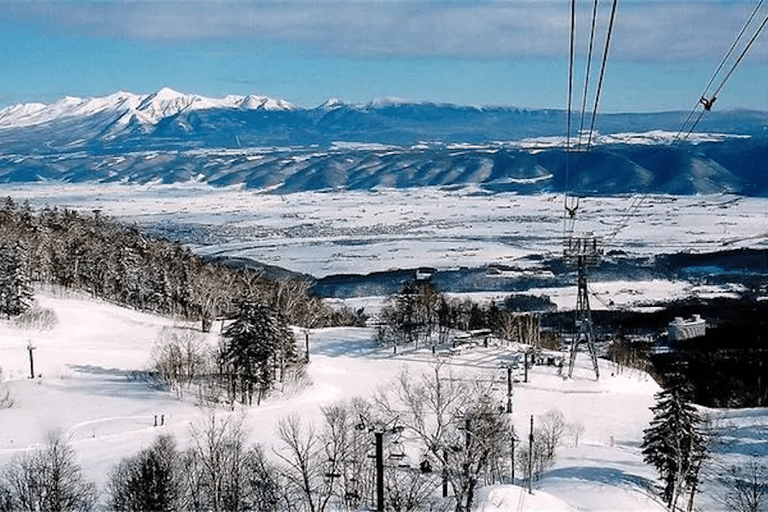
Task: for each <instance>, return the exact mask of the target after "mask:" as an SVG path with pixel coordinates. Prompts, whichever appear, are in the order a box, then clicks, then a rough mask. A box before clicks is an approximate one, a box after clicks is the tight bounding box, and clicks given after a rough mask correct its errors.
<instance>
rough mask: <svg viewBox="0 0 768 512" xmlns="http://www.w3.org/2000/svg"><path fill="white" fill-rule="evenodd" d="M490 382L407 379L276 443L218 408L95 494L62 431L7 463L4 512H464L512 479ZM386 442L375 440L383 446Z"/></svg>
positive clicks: (1, 481) (439, 375)
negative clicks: (377, 506)
mask: <svg viewBox="0 0 768 512" xmlns="http://www.w3.org/2000/svg"><path fill="white" fill-rule="evenodd" d="M489 391H490V384H488V383H487V382H486V383H482V382H480V381H478V380H476V379H467V378H460V377H457V376H454V375H452V374H450V373H448V372H446V370H445V369H444V368H442V367H440V366H436V367H435V368H433V369H432V370H431V371H428V372H426V373H424V374H423V375H416V376H412V375H410V374H408V373H407V372H403V373H402V374H401V375H399V377H398V378H397V379H395V380H394V381H393V382H392V383H391V384H390V386H389V387H388V388H386V389H382V391H381V392H380V393H378V394H377V395H375V396H374V397H373V398H372V399H371V400H363V399H360V398H356V399H353V400H350V401H347V402H339V403H334V404H329V405H326V406H324V407H322V408H321V412H322V414H321V419H320V421H319V423H317V424H313V423H310V422H308V421H306V420H303V419H302V418H301V417H300V416H299V415H297V414H293V415H290V416H286V417H283V418H282V419H281V420H280V421H279V422H278V425H277V427H276V432H275V434H276V436H275V437H276V443H275V445H274V446H273V447H271V449H270V450H269V451H268V450H267V449H266V448H265V447H264V446H260V445H249V444H248V443H247V442H246V438H247V426H246V425H245V422H244V416H243V415H242V414H240V413H239V412H230V413H222V412H218V411H215V410H211V411H210V412H209V413H208V414H207V415H206V416H205V417H204V418H202V419H201V420H199V421H197V422H195V423H194V424H192V425H191V426H190V441H189V443H187V444H188V448H187V449H186V450H179V449H178V447H177V444H176V441H175V439H174V438H173V437H172V436H169V435H161V436H159V437H158V438H157V439H156V440H155V442H154V443H153V444H152V445H151V446H149V447H147V448H145V449H143V450H141V451H139V452H138V453H136V454H135V455H132V456H130V457H127V458H124V459H122V460H121V461H119V462H118V463H117V464H115V465H114V467H113V468H112V470H111V471H110V473H109V475H108V477H107V482H106V485H105V486H104V489H103V491H102V493H101V495H99V493H98V492H97V489H96V488H95V486H94V485H93V484H92V483H90V482H88V481H87V479H86V478H85V477H84V475H83V472H82V469H81V467H80V466H79V465H78V464H77V461H76V458H75V453H74V450H73V448H72V446H71V445H70V443H69V442H68V441H67V440H66V438H65V437H64V436H63V435H61V434H58V435H51V436H49V437H48V439H47V440H46V443H45V445H44V446H43V447H42V448H39V449H37V450H35V451H32V452H25V453H23V454H21V455H18V456H17V457H15V458H14V459H13V460H11V462H9V463H8V464H7V465H5V466H4V467H2V468H0V511H2V512H6V511H60V512H63V511H81V510H82V511H86V510H92V509H94V508H95V507H96V506H97V503H98V502H99V500H101V504H102V505H103V506H105V507H106V508H107V509H109V510H115V511H146V510H153V511H166V510H167V511H171V510H190V511H224V510H227V511H250V510H253V511H261V512H270V511H296V512H305V511H306V512H325V511H330V510H357V509H360V508H361V507H364V506H366V505H370V504H371V503H372V502H375V499H374V496H377V497H378V496H379V495H380V496H381V498H382V500H383V501H384V503H385V504H386V505H385V508H386V510H394V511H403V512H406V511H418V510H435V511H448V510H454V511H456V512H467V511H469V510H471V509H472V507H473V505H474V504H475V503H476V501H477V490H478V489H479V487H480V486H482V485H485V484H487V483H492V482H501V481H503V478H504V477H506V476H508V475H509V465H508V461H509V460H510V458H509V457H510V450H511V449H512V446H513V445H512V440H513V430H512V426H511V424H510V422H509V415H508V414H506V413H504V412H503V410H502V408H499V407H498V404H496V403H494V402H493V400H491V399H490V398H489V397H490V396H491V395H490V393H489ZM379 440H380V445H379Z"/></svg>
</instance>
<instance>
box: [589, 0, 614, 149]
mask: <svg viewBox="0 0 768 512" xmlns="http://www.w3.org/2000/svg"><path fill="white" fill-rule="evenodd" d="M618 3H619V0H613V5H612V7H611V18H610V21H609V22H608V33H607V34H606V36H605V49H604V50H603V63H602V65H601V67H600V79H599V80H598V81H597V93H596V94H595V105H594V108H593V109H592V124H591V125H590V128H589V137H588V138H587V150H589V149H590V147H591V146H592V135H593V134H594V132H595V120H596V118H597V110H598V106H599V105H600V92H601V90H602V88H603V78H604V77H605V64H606V61H607V60H608V50H609V49H610V47H611V34H612V33H613V22H614V21H615V19H616V7H617V5H618Z"/></svg>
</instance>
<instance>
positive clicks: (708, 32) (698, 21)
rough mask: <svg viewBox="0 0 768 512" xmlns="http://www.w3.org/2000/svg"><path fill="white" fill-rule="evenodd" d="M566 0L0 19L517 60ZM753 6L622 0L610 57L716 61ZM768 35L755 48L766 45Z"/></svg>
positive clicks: (41, 12)
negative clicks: (623, 0)
mask: <svg viewBox="0 0 768 512" xmlns="http://www.w3.org/2000/svg"><path fill="white" fill-rule="evenodd" d="M588 4H591V2H580V4H579V5H580V6H582V7H580V9H579V13H578V18H577V19H578V28H577V33H576V35H577V40H578V41H579V43H580V44H579V45H578V50H579V52H580V53H583V52H584V51H585V49H586V40H587V37H588V25H589V19H590V14H591V13H590V9H591V5H588ZM568 6H569V2H567V1H565V0H551V1H458V0H456V1H427V0H422V1H392V2H380V1H366V0H347V1H311V2H310V1H271V2H270V1H264V2H245V1H215V2H214V1H197V2H189V1H182V0H164V1H160V2H152V1H120V2H118V1H97V2H81V1H58V2H45V1H31V2H30V1H26V2H16V1H13V2H7V1H6V2H0V17H6V18H8V19H16V20H21V21H26V22H32V23H37V24H42V25H44V26H46V27H47V28H48V29H50V30H52V31H54V33H58V34H60V35H78V36H88V37H105V38H119V39H127V40H133V41H140V42H150V43H154V44H162V43H186V42H197V41H223V42H226V41H254V42H265V43H272V44H274V43H278V44H287V45H291V46H293V47H294V48H297V49H298V50H299V51H302V52H303V53H305V54H308V55H334V56H345V57H354V58H424V57H426V58H429V57H437V58H466V59H516V58H562V57H564V56H566V55H567V45H568V31H569V17H568V16H569V14H568ZM751 8H752V4H751V3H750V2H733V1H714V2H713V1H700V2H688V1H685V2H683V1H675V2H672V1H667V2H659V1H625V2H620V5H619V12H618V15H617V22H616V27H615V34H614V39H613V44H614V46H613V49H612V53H611V55H612V58H615V59H620V60H625V61H637V62H649V63H654V62H667V63H674V62H679V61H685V60H691V59H693V60H705V61H709V60H717V59H718V58H719V57H720V56H721V55H722V52H723V51H724V50H725V49H727V47H728V46H729V45H730V42H731V41H732V39H733V37H734V36H735V34H736V33H737V32H738V30H739V29H740V27H741V25H742V24H743V23H744V21H745V20H746V18H747V16H748V15H749V12H750V10H751ZM608 10H609V5H608V2H601V13H600V14H601V15H600V23H599V24H598V29H599V30H598V35H599V36H600V38H601V40H602V37H603V34H604V31H605V25H606V20H607V18H608ZM765 39H766V38H761V40H760V41H759V43H758V45H757V46H756V47H755V48H753V50H752V52H753V53H760V52H762V54H763V55H765V54H766V46H768V45H766V43H765ZM598 44H602V43H598ZM713 53H715V54H716V55H715V56H714V57H713Z"/></svg>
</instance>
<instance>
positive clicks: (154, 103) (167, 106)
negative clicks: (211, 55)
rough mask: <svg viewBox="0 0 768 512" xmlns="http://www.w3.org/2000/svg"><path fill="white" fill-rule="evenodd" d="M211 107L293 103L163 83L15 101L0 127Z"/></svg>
mask: <svg viewBox="0 0 768 512" xmlns="http://www.w3.org/2000/svg"><path fill="white" fill-rule="evenodd" d="M212 108H233V109H248V110H257V109H262V110H292V109H294V108H295V107H294V106H293V105H292V104H291V103H289V102H287V101H285V100H281V99H273V98H268V97H266V96H254V95H249V96H238V95H227V96H225V97H223V98H208V97H205V96H200V95H197V94H185V93H181V92H178V91H175V90H173V89H171V88H168V87H164V88H162V89H160V90H159V91H157V92H154V93H151V94H145V95H140V94H134V93H131V92H125V91H119V92H116V93H114V94H110V95H108V96H102V97H92V98H77V97H72V96H67V97H65V98H63V99H61V100H59V101H56V102H54V103H51V104H49V105H46V104H43V103H27V104H18V105H12V106H10V107H7V108H5V109H3V110H0V128H13V127H26V126H32V125H39V124H43V123H47V122H51V121H54V120H57V119H62V118H75V117H86V116H91V115H95V114H103V113H107V114H113V115H115V116H116V118H115V120H116V121H117V123H118V124H120V125H127V124H129V123H131V122H132V121H136V122H139V123H140V124H142V125H156V124H157V123H158V122H160V121H161V120H162V119H165V118H167V117H171V116H174V115H177V114H179V113H181V112H185V111H197V110H205V109H212Z"/></svg>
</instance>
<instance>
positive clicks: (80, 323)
mask: <svg viewBox="0 0 768 512" xmlns="http://www.w3.org/2000/svg"><path fill="white" fill-rule="evenodd" d="M38 301H39V303H40V305H41V306H43V307H46V308H50V309H53V310H54V311H55V312H56V315H57V317H58V318H59V323H58V325H57V326H56V327H55V328H54V329H52V330H50V331H44V332H29V331H22V330H19V329H18V328H16V327H13V326H12V325H10V324H8V323H7V322H3V323H2V324H0V361H1V362H0V364H1V365H2V367H3V369H4V378H5V382H4V386H6V387H7V388H8V389H9V390H10V392H11V395H12V397H13V399H14V401H15V405H14V407H12V408H10V409H4V410H0V464H2V463H5V462H7V461H8V460H9V459H11V458H12V457H13V456H14V455H16V454H18V453H20V452H21V451H23V450H28V449H32V448H34V447H36V446H39V445H40V443H42V442H43V439H44V436H45V434H46V432H48V431H51V430H56V429H58V430H61V431H63V432H65V433H66V434H67V435H68V436H69V438H70V439H71V441H72V443H73V446H74V448H75V450H76V453H77V456H78V460H79V461H80V462H81V464H82V465H83V467H84V470H85V473H86V475H87V477H88V478H89V479H92V480H94V481H95V482H97V484H98V485H99V486H103V484H104V482H105V481H106V478H107V474H108V472H109V470H110V468H111V467H112V466H113V465H114V464H115V463H116V462H118V461H119V460H120V459H121V458H122V457H126V456H129V455H133V454H135V453H136V452H138V451H139V450H140V449H142V448H144V447H147V446H149V445H150V444H151V443H152V442H153V440H154V439H155V437H156V436H157V435H158V434H160V433H171V434H173V435H174V436H175V437H176V439H177V441H178V442H179V446H180V448H184V447H185V446H187V444H188V442H189V438H190V424H191V423H193V422H196V421H199V420H200V419H202V418H204V416H205V414H206V411H205V409H204V408H200V407H198V406H197V405H196V403H195V399H194V393H193V392H190V393H188V394H187V397H186V398H185V399H184V400H177V399H176V398H175V395H174V394H173V393H171V392H167V391H162V390H159V389H156V388H153V387H151V386H149V385H148V384H147V383H146V382H144V381H141V380H136V379H133V378H132V373H133V372H134V371H141V370H143V369H145V368H146V366H147V361H148V358H149V352H150V350H151V348H152V346H153V345H154V343H155V341H156V340H157V338H158V336H159V335H160V332H161V331H162V330H163V329H167V328H169V327H171V328H174V327H176V328H187V327H188V326H187V325H185V324H183V323H181V322H176V321H173V320H170V319H166V318H160V317H156V316H153V315H148V314H144V313H140V312H136V311H132V310H127V309H123V308H120V307H117V306H115V305H112V304H108V303H104V302H99V301H92V300H89V299H86V298H60V297H58V298H57V297H53V296H51V295H49V294H44V293H40V292H38ZM297 334H298V339H299V341H300V342H301V341H302V332H298V333H297ZM372 335H373V333H372V331H371V330H370V329H361V328H332V329H321V330H315V331H313V332H312V333H311V337H310V346H311V364H310V366H309V368H308V375H309V378H310V380H311V385H309V386H307V387H303V388H298V389H292V390H289V392H288V393H287V395H286V396H283V397H273V398H270V399H268V400H267V401H266V402H265V403H263V404H262V406H260V407H251V408H247V409H245V414H246V422H247V428H248V429H249V439H250V440H251V441H252V442H258V443H263V444H264V445H266V446H267V447H271V446H274V445H275V442H276V440H275V426H276V424H277V422H278V420H279V419H280V418H282V417H285V416H287V415H289V414H292V413H299V414H300V415H301V417H302V420H303V421H305V422H314V423H319V421H320V414H321V413H320V408H319V406H321V405H323V404H330V403H333V402H335V401H339V400H347V399H350V398H352V397H354V396H362V397H370V396H371V395H372V394H373V393H374V392H375V391H376V390H377V389H379V388H380V387H381V386H383V385H385V384H387V383H389V382H391V381H392V379H393V378H394V377H395V376H396V375H397V374H398V372H400V371H401V370H402V369H403V368H406V367H407V368H409V371H411V372H412V373H414V374H416V375H418V374H420V373H421V372H422V371H426V370H427V369H429V368H430V365H431V364H432V359H433V356H432V355H431V353H430V352H429V351H427V350H420V351H414V350H410V351H406V352H405V353H402V354H401V355H398V356H393V355H392V354H391V349H379V348H377V347H376V346H375V344H374V343H373V341H372ZM30 340H31V341H32V342H33V344H34V346H35V347H36V348H35V351H34V357H35V373H36V374H37V375H39V377H38V378H35V379H34V380H33V379H29V378H28V372H29V366H28V365H29V359H28V352H27V349H26V347H27V343H28V341H30ZM211 342H214V340H213V339H211ZM504 350H505V349H503V348H492V349H483V348H477V349H474V351H469V352H467V353H466V354H463V355H461V356H456V357H453V358H449V359H446V360H445V364H447V365H448V366H449V369H450V371H451V372H452V373H453V374H455V375H456V376H457V377H460V378H475V377H479V378H489V377H490V376H491V375H495V374H500V372H499V370H498V368H497V367H496V366H495V363H494V361H495V359H494V358H496V357H497V356H498V355H499V354H500V353H502V352H504ZM577 361H578V362H579V365H580V366H579V367H578V368H577V378H576V379H574V380H570V381H564V380H563V379H562V378H561V377H559V376H557V375H556V370H555V369H554V368H553V367H536V368H534V369H533V370H532V371H531V374H530V379H531V382H530V383H529V384H523V383H520V382H518V383H516V385H515V394H514V407H515V410H514V418H515V420H514V423H515V425H516V431H517V432H518V435H521V437H524V435H523V433H525V432H526V430H525V429H526V426H527V424H528V423H527V422H528V421H529V420H528V418H529V415H530V414H534V415H539V414H543V413H544V412H545V411H547V410H549V409H559V410H561V411H562V412H563V413H564V415H565V417H566V420H567V421H569V422H581V423H583V424H584V426H585V433H584V436H583V437H582V439H581V441H580V443H579V446H578V447H574V446H572V445H571V442H570V441H566V443H565V448H564V449H562V450H561V455H560V457H559V458H558V463H557V466H556V467H555V469H554V470H553V478H550V477H545V478H544V479H543V480H542V481H541V483H540V485H541V489H538V490H537V492H536V493H535V494H534V495H533V496H526V497H525V501H524V503H525V504H524V508H522V509H521V510H576V509H578V510H608V509H606V508H595V507H594V496H593V491H594V490H595V489H596V488H599V489H601V500H602V499H609V497H610V501H608V502H606V503H610V509H611V510H638V504H643V503H646V502H648V498H647V497H646V496H645V494H644V493H643V491H642V490H641V488H640V487H638V486H637V485H635V481H636V480H637V481H640V482H645V481H646V480H647V479H649V478H652V475H651V474H650V473H649V470H648V469H647V468H645V467H644V466H642V464H641V462H640V458H639V455H638V452H637V444H638V442H639V436H640V435H641V432H642V428H643V427H644V426H645V424H646V423H647V421H648V419H649V418H650V412H649V410H648V406H649V405H650V404H651V402H652V394H653V392H654V391H655V390H656V389H657V387H656V385H655V383H653V382H652V381H651V380H650V379H649V378H648V377H647V375H644V374H640V373H639V372H625V373H623V374H621V375H613V376H611V367H610V366H609V365H608V364H604V365H603V369H602V370H603V372H604V374H605V377H604V378H603V379H601V380H600V381H599V382H595V381H594V379H593V377H592V376H590V375H589V374H590V372H591V370H590V368H588V367H587V366H586V365H587V364H588V358H587V357H586V356H584V357H582V358H579V359H578V360H577ZM478 362H479V363H481V365H482V366H484V368H483V369H481V370H480V373H479V374H478V373H477V372H478V370H477V369H475V368H473V365H475V364H476V363H478ZM601 363H603V362H601ZM220 412H221V413H223V414H226V411H220ZM155 415H157V416H158V422H159V421H160V416H161V415H163V416H164V418H163V419H164V424H163V425H162V426H157V427H155V426H154V417H155ZM268 449H269V448H268ZM595 467H600V468H603V469H601V470H600V471H603V472H604V471H607V470H606V469H605V467H613V468H615V469H613V470H611V471H612V472H609V473H608V474H607V476H599V475H600V474H602V473H599V474H598V476H599V478H597V479H596V480H595V478H593V476H594V475H595V471H596V470H595V469H594V468H595ZM622 475H627V476H626V477H623V476H622ZM515 489H516V488H514V487H513V488H509V487H504V486H502V487H498V488H494V489H491V490H489V491H488V492H489V494H488V497H487V498H484V499H485V500H486V501H485V502H484V505H483V507H485V508H481V510H489V511H491V510H506V508H505V507H506V506H507V505H506V504H505V503H507V501H505V500H508V499H511V498H509V496H510V495H513V494H515ZM518 495H519V493H518ZM550 495H551V496H550ZM504 496H506V497H504ZM558 500H559V501H558ZM561 502H562V503H567V504H568V505H567V506H566V505H563V506H562V507H560V505H558V508H552V507H554V505H552V504H553V503H561ZM649 503H650V502H649ZM494 507H495V508H494ZM568 507H571V508H568ZM646 509H647V510H657V509H654V508H646Z"/></svg>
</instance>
